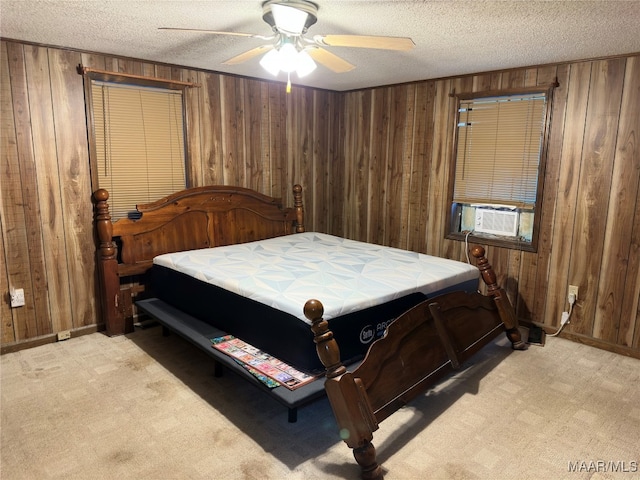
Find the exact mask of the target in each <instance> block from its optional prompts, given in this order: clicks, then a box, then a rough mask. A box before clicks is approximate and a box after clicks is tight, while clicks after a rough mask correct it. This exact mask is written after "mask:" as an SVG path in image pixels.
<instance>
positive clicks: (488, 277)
mask: <svg viewBox="0 0 640 480" xmlns="http://www.w3.org/2000/svg"><path fill="white" fill-rule="evenodd" d="M484 254H485V250H484V248H483V247H481V246H479V245H476V246H475V247H473V248H472V249H471V255H473V256H474V257H475V258H477V259H478V270H480V274H481V275H482V279H483V280H484V283H486V284H487V291H488V293H489V295H491V296H492V297H493V301H494V302H495V304H496V307H497V308H498V313H499V314H500V318H501V320H502V323H503V325H504V329H505V331H506V333H507V338H508V339H509V341H510V342H511V346H512V348H513V349H514V350H526V349H527V344H526V343H525V342H524V341H523V340H522V336H521V334H520V330H518V319H517V317H516V313H515V312H514V311H513V306H512V305H511V302H510V301H509V297H507V293H506V292H505V291H504V289H502V288H500V287H499V286H498V281H497V277H496V272H494V271H493V267H492V266H491V264H490V263H489V260H487V258H486V257H485V256H484Z"/></svg>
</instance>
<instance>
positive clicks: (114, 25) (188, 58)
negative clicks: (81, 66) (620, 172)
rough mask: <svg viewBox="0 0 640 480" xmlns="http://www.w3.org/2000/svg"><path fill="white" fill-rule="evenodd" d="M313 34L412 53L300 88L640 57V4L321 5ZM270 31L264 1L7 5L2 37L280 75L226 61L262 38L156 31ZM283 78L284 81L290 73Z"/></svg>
mask: <svg viewBox="0 0 640 480" xmlns="http://www.w3.org/2000/svg"><path fill="white" fill-rule="evenodd" d="M316 3H317V4H318V5H319V12H318V22H317V23H316V24H315V25H313V26H312V27H311V28H310V29H309V32H308V33H309V34H310V35H315V34H356V35H392V36H408V37H411V38H412V39H413V41H414V42H415V43H416V47H415V48H414V49H413V50H412V51H410V52H393V51H384V50H372V49H359V48H345V47H328V49H330V50H331V52H332V53H335V54H337V55H339V56H341V57H343V58H344V59H346V60H347V61H349V62H351V63H353V64H354V65H356V68H355V69H354V70H352V71H350V72H347V73H340V74H336V73H333V72H331V71H330V70H327V69H326V68H324V67H322V66H320V67H318V69H317V70H316V71H315V72H313V73H312V74H311V75H309V76H308V77H306V78H304V79H302V80H298V79H297V77H296V76H295V75H292V82H293V83H294V84H300V85H308V86H312V87H318V88H325V89H329V90H337V91H344V90H351V89H357V88H364V87H372V86H379V85H388V84H395V83H403V82H410V81H414V80H424V79H432V78H441V77H448V76H454V75H462V74H467V73H478V72H485V71H492V70H501V69H507V68H513V67H522V66H529V65H540V64H547V63H555V62H565V61H571V60H581V59H592V58H597V57H603V56H610V55H618V54H629V53H638V52H640V27H639V26H640V1H625V0H612V1H604V0H603V1H573V0H571V1H560V0H555V1H553V0H551V1H526V0H524V1H482V0H475V1H455V0H449V1H398V0H395V1H377V0H317V2H316ZM163 26H165V27H181V28H182V27H186V28H201V29H211V30H224V31H234V32H245V33H254V34H263V35H269V34H270V28H269V26H268V25H267V24H266V23H265V22H264V21H263V20H262V1H260V0H192V1H187V0H183V1H178V0H0V35H1V36H2V37H3V38H5V39H15V40H22V41H28V42H34V43H39V44H46V45H53V46H59V47H69V48H73V49H79V50H87V51H92V52H100V53H106V54H112V55H118V56H127V57H133V58H137V59H142V60H149V61H154V62H164V63H169V64H175V65H181V66H187V67H193V68H198V69H205V70H212V71H218V72H225V73H232V74H237V75H243V76H249V77H255V78H264V79H269V80H273V79H274V77H272V76H270V75H269V74H268V73H266V72H265V71H263V70H262V68H261V67H260V66H259V65H258V61H259V57H256V58H254V59H252V60H249V61H247V62H246V63H244V64H241V65H236V66H226V65H222V62H223V61H225V60H227V59H229V58H231V57H233V56H235V55H238V54H240V53H242V52H244V51H246V50H249V49H251V48H254V47H256V46H259V45H261V44H263V43H264V41H260V40H256V39H251V38H243V37H230V36H220V35H210V34H203V33H193V32H191V33H189V32H174V31H163V30H158V27H163ZM277 80H280V81H285V80H286V78H285V77H284V74H281V76H280V77H278V79H277Z"/></svg>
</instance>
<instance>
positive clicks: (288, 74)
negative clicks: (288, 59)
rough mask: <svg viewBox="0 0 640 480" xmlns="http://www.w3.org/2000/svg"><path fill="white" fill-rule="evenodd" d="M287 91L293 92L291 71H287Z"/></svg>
mask: <svg viewBox="0 0 640 480" xmlns="http://www.w3.org/2000/svg"><path fill="white" fill-rule="evenodd" d="M287 93H291V72H287Z"/></svg>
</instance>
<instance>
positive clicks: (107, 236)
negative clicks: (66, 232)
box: [93, 188, 116, 259]
mask: <svg viewBox="0 0 640 480" xmlns="http://www.w3.org/2000/svg"><path fill="white" fill-rule="evenodd" d="M93 198H94V199H95V200H96V230H97V232H98V240H99V242H100V245H99V250H98V252H99V254H100V258H102V259H111V258H115V256H116V246H115V243H113V224H112V223H111V215H110V214H109V204H108V203H107V200H109V192H107V191H106V190H105V189H104V188H101V189H100V190H96V191H95V192H94V193H93Z"/></svg>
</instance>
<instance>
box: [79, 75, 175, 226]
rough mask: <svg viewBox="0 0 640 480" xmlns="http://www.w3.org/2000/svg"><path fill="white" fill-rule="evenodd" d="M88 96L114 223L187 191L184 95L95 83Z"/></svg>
mask: <svg viewBox="0 0 640 480" xmlns="http://www.w3.org/2000/svg"><path fill="white" fill-rule="evenodd" d="M91 93H92V104H93V105H92V106H93V118H94V132H95V143H96V160H97V162H96V163H97V169H98V182H99V186H100V188H106V189H107V190H108V191H109V206H110V212H111V216H112V218H113V219H117V218H123V217H126V216H127V214H128V212H131V211H134V210H135V206H136V205H137V204H139V203H148V202H151V201H154V200H157V199H159V198H161V197H163V196H166V195H168V194H170V193H173V192H175V191H177V190H181V189H183V188H185V186H186V181H185V150H184V120H183V114H182V91H180V90H169V89H157V88H150V87H140V86H132V85H121V84H110V83H105V82H99V81H93V82H92V86H91Z"/></svg>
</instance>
